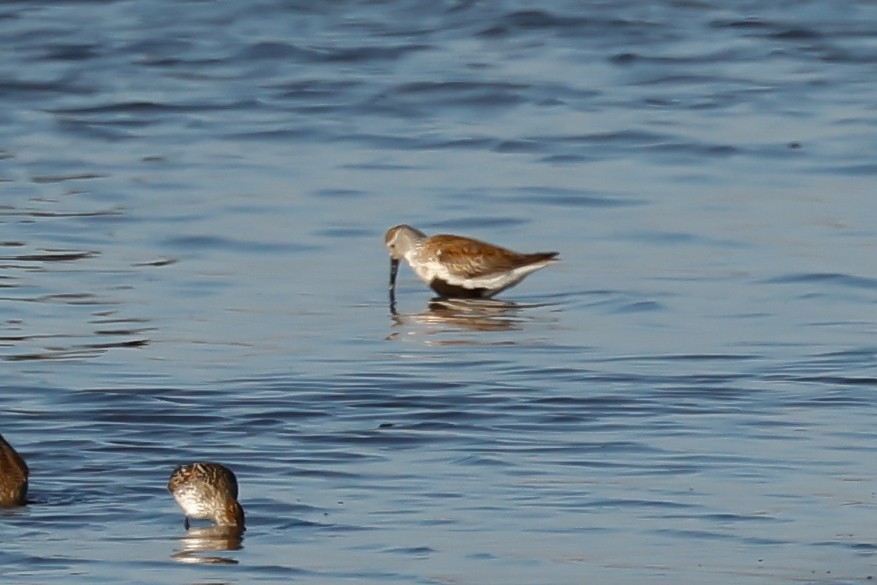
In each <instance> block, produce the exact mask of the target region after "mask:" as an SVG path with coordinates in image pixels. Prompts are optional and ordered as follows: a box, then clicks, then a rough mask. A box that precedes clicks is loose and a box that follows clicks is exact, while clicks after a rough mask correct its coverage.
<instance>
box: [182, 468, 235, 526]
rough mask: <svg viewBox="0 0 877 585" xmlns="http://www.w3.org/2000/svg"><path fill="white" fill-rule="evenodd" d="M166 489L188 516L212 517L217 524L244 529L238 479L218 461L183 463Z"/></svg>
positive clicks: (186, 524) (200, 518)
mask: <svg viewBox="0 0 877 585" xmlns="http://www.w3.org/2000/svg"><path fill="white" fill-rule="evenodd" d="M167 489H168V491H170V493H172V494H173V496H174V499H176V501H177V503H178V504H179V505H180V507H181V508H182V509H183V512H184V513H185V514H186V519H185V521H184V523H183V525H184V526H185V527H186V530H188V529H189V518H196V519H199V520H213V522H215V523H216V524H217V525H219V526H224V527H229V528H234V529H236V530H239V531H240V532H243V531H244V509H243V508H242V507H241V505H240V503H238V481H237V478H236V477H235V475H234V473H233V472H232V470H230V469H229V468H228V467H225V466H224V465H220V464H219V463H191V464H189V465H180V466H179V467H177V468H176V469H175V470H174V472H173V473H172V474H171V477H170V479H169V480H168V482H167Z"/></svg>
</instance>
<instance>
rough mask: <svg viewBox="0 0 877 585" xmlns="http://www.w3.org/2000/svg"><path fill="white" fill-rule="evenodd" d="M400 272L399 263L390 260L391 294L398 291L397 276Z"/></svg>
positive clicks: (393, 259) (392, 259)
mask: <svg viewBox="0 0 877 585" xmlns="http://www.w3.org/2000/svg"><path fill="white" fill-rule="evenodd" d="M398 272H399V261H398V260H396V259H395V258H390V294H393V291H395V290H396V274H397V273H398Z"/></svg>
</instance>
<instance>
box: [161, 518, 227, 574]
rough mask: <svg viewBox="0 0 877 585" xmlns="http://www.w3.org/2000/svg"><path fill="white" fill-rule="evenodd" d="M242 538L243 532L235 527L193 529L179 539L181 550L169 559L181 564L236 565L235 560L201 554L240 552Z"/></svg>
mask: <svg viewBox="0 0 877 585" xmlns="http://www.w3.org/2000/svg"><path fill="white" fill-rule="evenodd" d="M243 538H244V533H243V531H242V530H241V529H239V528H237V527H235V526H218V525H216V526H207V527H204V528H193V529H190V530H188V531H187V532H186V533H185V534H184V535H183V536H181V537H180V539H179V541H180V545H181V548H180V550H178V551H177V552H175V553H174V554H173V555H171V557H172V558H173V559H174V560H176V561H179V562H181V563H196V564H209V565H236V564H237V563H238V561H237V560H236V559H233V558H229V557H224V556H219V555H204V554H202V553H210V552H221V551H234V550H240V549H241V548H243Z"/></svg>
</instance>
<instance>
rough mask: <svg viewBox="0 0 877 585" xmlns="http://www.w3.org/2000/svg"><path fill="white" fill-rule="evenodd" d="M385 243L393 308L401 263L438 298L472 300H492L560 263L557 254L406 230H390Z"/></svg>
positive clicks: (412, 229)
mask: <svg viewBox="0 0 877 585" xmlns="http://www.w3.org/2000/svg"><path fill="white" fill-rule="evenodd" d="M384 242H385V243H386V245H387V250H389V252H390V298H391V302H392V299H393V298H394V293H395V288H396V273H397V272H398V270H399V262H400V261H401V260H402V259H403V258H404V259H405V260H406V261H407V262H408V265H409V266H411V269H412V270H414V272H415V274H417V276H419V277H420V280H422V281H423V282H425V283H426V284H428V285H429V286H430V287H431V288H432V290H434V291H435V292H437V293H438V294H439V295H441V296H443V297H448V298H476V299H479V298H480V299H484V298H490V297H492V296H494V295H496V294H497V293H500V292H502V291H504V290H506V289H507V288H510V287H513V286H515V285H516V284H518V283H519V282H521V281H522V280H523V279H524V278H525V277H526V276H527V275H528V274H530V273H531V272H534V271H536V270H539V269H540V268H544V267H546V266H548V265H549V264H552V263H554V262H557V260H558V258H557V255H558V253H557V252H536V253H533V254H519V253H518V252H512V251H511V250H507V249H505V248H500V247H499V246H495V245H493V244H488V243H487V242H482V241H480V240H475V239H472V238H466V237H463V236H452V235H448V234H439V235H435V236H427V235H426V234H424V233H423V232H422V231H420V230H418V229H415V228H413V227H411V226H409V225H397V226H394V227H391V228H390V229H389V230H388V231H387V235H386V236H385V237H384Z"/></svg>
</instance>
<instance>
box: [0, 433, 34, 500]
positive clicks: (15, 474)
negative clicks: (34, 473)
mask: <svg viewBox="0 0 877 585" xmlns="http://www.w3.org/2000/svg"><path fill="white" fill-rule="evenodd" d="M28 473H29V471H28V468H27V463H25V462H24V459H22V458H21V455H19V454H18V453H17V452H16V451H15V449H13V448H12V445H10V444H9V443H7V442H6V439H4V438H3V435H0V507H8V506H21V505H22V504H24V503H25V498H27V476H28Z"/></svg>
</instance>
